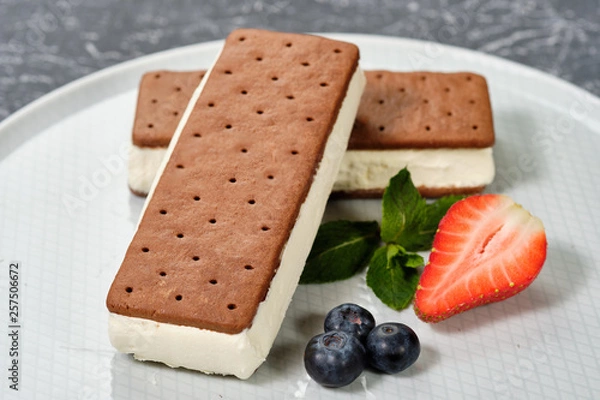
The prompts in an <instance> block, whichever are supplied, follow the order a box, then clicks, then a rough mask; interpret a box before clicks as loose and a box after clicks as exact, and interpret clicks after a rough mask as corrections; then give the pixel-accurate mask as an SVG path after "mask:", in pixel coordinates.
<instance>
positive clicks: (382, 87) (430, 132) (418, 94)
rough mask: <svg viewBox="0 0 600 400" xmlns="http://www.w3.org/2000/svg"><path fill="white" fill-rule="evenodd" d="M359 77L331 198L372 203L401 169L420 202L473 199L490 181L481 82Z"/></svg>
mask: <svg viewBox="0 0 600 400" xmlns="http://www.w3.org/2000/svg"><path fill="white" fill-rule="evenodd" d="M365 74H366V76H367V86H366V88H365V92H364V94H363V97H362V100H361V104H360V108H359V111H358V115H357V117H356V122H355V123H354V129H353V131H352V136H351V137H350V143H349V144H348V151H347V152H346V155H345V156H344V162H343V163H342V168H341V170H340V173H339V175H338V177H337V181H336V183H335V186H334V189H333V190H334V195H337V196H342V197H379V196H381V195H382V194H383V191H384V189H385V187H386V186H387V184H388V181H389V179H390V178H391V177H392V176H394V175H395V174H396V173H397V172H398V171H399V170H400V169H402V168H404V167H408V169H409V170H410V172H411V177H412V179H413V182H414V184H415V186H416V187H417V188H418V189H419V191H420V192H421V194H422V195H424V196H427V197H438V196H442V195H447V194H470V193H476V192H480V191H482V190H483V189H484V188H485V186H486V185H487V184H489V183H491V182H492V180H493V178H494V160H493V157H492V146H493V145H494V140H495V135H494V126H493V118H492V107H491V104H490V97H489V93H488V88H487V83H486V80H485V78H484V77H483V76H481V75H477V74H474V73H470V72H464V73H439V72H391V71H367V72H365Z"/></svg>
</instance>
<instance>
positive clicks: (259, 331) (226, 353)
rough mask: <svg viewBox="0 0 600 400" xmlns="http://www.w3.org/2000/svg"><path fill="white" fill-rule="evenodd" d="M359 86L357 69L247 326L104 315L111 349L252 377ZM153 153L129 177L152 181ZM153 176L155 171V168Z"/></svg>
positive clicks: (300, 257)
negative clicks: (228, 328)
mask: <svg viewBox="0 0 600 400" xmlns="http://www.w3.org/2000/svg"><path fill="white" fill-rule="evenodd" d="M204 81H206V79H204ZM365 82H366V81H365V77H364V74H363V72H362V71H361V70H360V69H358V68H357V70H356V71H355V73H354V75H353V77H352V80H351V81H350V85H349V87H348V91H347V93H346V97H345V99H344V101H343V103H342V106H341V109H340V111H339V114H338V117H337V120H336V122H335V124H334V126H333V130H332V132H331V134H330V136H329V138H328V140H327V143H326V146H325V151H324V154H323V158H322V160H321V162H320V164H319V167H318V169H317V172H316V174H315V176H314V178H313V183H312V186H311V188H310V190H309V192H308V194H307V197H306V199H305V201H304V203H303V204H302V206H301V208H300V212H299V215H298V219H297V220H296V224H295V225H294V228H293V229H292V231H291V233H290V237H289V240H288V242H287V244H286V245H285V247H284V249H283V252H282V254H281V264H280V266H279V269H278V270H277V273H276V274H275V277H274V278H273V280H272V281H271V285H270V287H269V291H268V293H267V296H266V298H265V300H264V301H263V302H262V303H260V304H259V306H258V310H257V313H256V316H255V317H254V320H253V321H252V325H251V327H250V328H247V329H245V330H244V331H242V332H240V333H238V334H227V333H221V332H216V331H211V330H206V329H199V328H195V327H189V326H181V325H174V324H169V323H159V322H156V321H152V320H148V319H143V318H137V317H128V316H123V315H118V314H115V313H110V315H109V336H110V340H111V343H112V344H113V346H114V347H115V348H117V349H118V350H119V351H121V352H124V353H133V355H134V357H135V358H136V359H139V360H153V361H160V362H163V363H165V364H167V365H169V366H171V367H186V368H189V369H194V370H199V371H203V372H205V373H216V374H223V375H235V376H237V377H238V378H241V379H247V378H249V377H250V376H251V375H252V373H253V372H254V371H255V370H256V368H258V366H260V365H261V364H262V363H263V362H264V360H265V359H266V357H267V355H268V353H269V351H270V349H271V346H272V345H273V341H274V340H275V337H276V336H277V333H278V331H279V328H280V326H281V323H282V321H283V318H284V316H285V313H286V310H287V308H288V305H289V303H290V301H291V299H292V295H293V294H294V291H295V289H296V286H297V285H298V281H299V279H300V274H301V273H302V269H303V268H304V263H305V261H306V258H307V257H308V254H309V252H310V249H311V246H312V243H313V240H314V238H315V235H316V233H317V230H318V228H319V225H320V223H321V219H322V216H323V213H324V211H325V206H326V204H327V199H328V197H329V193H330V192H331V189H332V187H333V184H334V181H335V177H336V175H337V173H338V171H339V168H340V164H341V160H342V157H343V155H344V152H345V150H346V147H347V144H348V139H349V137H350V133H351V131H352V125H353V123H354V119H355V116H356V112H357V110H358V105H359V102H360V98H361V95H362V92H363V89H364V86H365ZM201 88H202V84H201V86H200V87H199V89H198V90H197V91H196V92H195V93H194V96H193V97H192V100H191V101H190V104H194V103H195V102H196V100H197V99H198V96H199V95H200V91H201ZM190 112H191V107H190V106H188V109H186V112H185V113H184V115H183V117H182V122H180V124H179V126H178V128H177V132H175V137H174V140H172V142H171V145H170V146H169V148H168V150H167V155H169V153H170V151H172V148H173V146H172V144H173V143H174V142H175V141H176V140H177V139H176V138H177V137H178V135H179V134H180V133H181V130H182V127H183V126H184V125H185V121H187V118H188V117H189V113H190ZM157 152H158V150H152V151H150V152H147V151H145V150H144V151H143V152H141V153H136V150H134V151H133V153H132V156H134V157H135V156H136V154H137V155H138V156H140V155H141V154H143V156H141V157H142V158H143V161H144V163H146V164H145V165H142V164H143V163H141V162H140V164H139V169H136V168H134V172H135V171H137V172H138V173H139V175H138V178H139V177H141V176H144V177H145V183H147V182H148V181H152V180H153V174H152V173H150V174H149V175H147V174H146V173H145V172H143V169H148V167H149V164H150V163H156V162H157V160H158V159H159V158H162V159H166V157H164V156H165V154H164V153H163V154H162V155H160V156H159V155H156V154H157ZM149 154H152V155H149ZM134 161H135V160H134ZM138 161H139V160H138ZM161 162H162V165H161V167H159V168H158V169H159V172H160V171H161V170H162V169H163V168H164V165H165V164H166V161H161ZM135 164H136V163H135V162H134V163H133V165H134V167H135ZM153 165H154V164H153ZM153 171H156V167H155V169H154V170H153ZM141 180H142V179H140V181H141ZM132 190H134V191H135V190H140V187H139V186H137V187H136V186H132ZM140 191H141V190H140ZM152 191H153V188H151V189H150V194H149V198H150V196H152Z"/></svg>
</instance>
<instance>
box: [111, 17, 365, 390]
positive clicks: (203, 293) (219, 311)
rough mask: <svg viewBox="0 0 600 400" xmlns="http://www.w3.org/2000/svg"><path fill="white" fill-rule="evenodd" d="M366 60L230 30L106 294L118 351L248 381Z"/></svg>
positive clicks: (348, 49)
mask: <svg viewBox="0 0 600 400" xmlns="http://www.w3.org/2000/svg"><path fill="white" fill-rule="evenodd" d="M358 59H359V53H358V48H357V47H356V46H354V45H352V44H349V43H344V42H339V41H333V40H329V39H325V38H321V37H317V36H310V35H299V34H285V33H277V32H269V31H262V30H252V29H241V30H236V31H234V32H232V33H231V34H230V35H229V36H228V38H227V39H226V41H225V45H224V47H223V49H222V51H221V54H220V55H219V57H218V59H217V60H216V62H215V64H214V66H213V67H212V68H211V69H210V70H209V72H208V73H207V75H206V76H205V78H204V79H203V81H202V83H201V84H200V86H199V87H198V88H197V89H196V90H195V91H194V93H193V95H192V97H191V100H190V102H189V104H188V106H187V108H186V109H185V112H183V115H182V117H181V121H180V122H179V124H178V126H177V129H176V131H175V135H174V136H173V139H172V140H171V142H170V144H169V148H168V149H167V154H166V157H165V159H164V161H163V163H162V164H161V167H160V168H159V177H158V178H157V179H156V180H155V181H154V183H153V184H152V187H151V189H150V193H149V195H148V199H147V201H146V204H145V208H144V212H143V215H142V217H141V220H140V222H139V225H138V228H137V230H136V232H135V235H134V237H133V239H132V241H131V244H130V246H129V248H128V250H127V253H126V255H125V258H124V260H123V262H122V264H121V267H120V269H119V271H118V273H117V275H116V277H115V279H114V281H113V283H112V286H111V288H110V291H109V293H108V297H107V307H108V309H109V311H110V317H109V333H110V339H111V342H112V344H113V345H114V346H115V347H116V348H117V349H118V350H119V351H122V352H125V353H133V354H134V356H135V357H136V358H138V359H141V360H155V361H160V362H163V363H165V364H168V365H170V366H174V367H179V366H181V367H186V368H190V369H195V370H200V371H203V372H206V373H217V374H225V375H235V376H237V377H239V378H243V379H245V378H248V377H249V376H250V375H251V374H252V373H253V372H254V370H255V369H256V368H257V367H258V366H259V365H260V364H261V363H262V362H263V361H264V360H265V358H266V356H267V354H268V353H269V350H270V348H271V345H272V343H273V340H274V339H275V336H276V335H277V332H278V330H279V327H280V325H281V323H282V320H283V318H284V315H285V312H286V309H287V307H288V304H289V302H290V300H291V298H292V294H293V293H294V290H295V288H296V285H297V283H298V280H299V277H300V274H301V272H302V268H303V266H304V263H305V260H306V257H307V256H308V254H309V251H310V248H311V245H312V242H313V240H314V237H315V235H316V232H317V229H318V227H319V224H320V222H321V218H322V215H323V212H324V209H325V205H326V202H327V198H328V196H329V194H330V192H331V188H332V186H333V183H334V180H335V177H336V175H337V172H338V170H339V165H340V163H341V160H342V157H343V154H344V151H345V149H346V147H347V144H348V139H349V136H350V132H351V130H352V124H353V121H354V118H355V116H356V112H357V109H358V105H359V102H360V97H361V94H362V92H363V88H364V84H365V78H364V74H363V73H362V71H361V70H360V68H359V66H358Z"/></svg>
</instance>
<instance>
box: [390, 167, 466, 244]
mask: <svg viewBox="0 0 600 400" xmlns="http://www.w3.org/2000/svg"><path fill="white" fill-rule="evenodd" d="M462 198H464V196H445V197H441V198H440V199H438V200H436V201H434V202H432V203H429V204H428V203H427V202H426V201H425V199H424V198H423V197H421V195H420V194H419V191H418V190H417V188H416V187H415V185H414V184H413V182H412V180H411V178H410V172H409V171H408V170H407V169H406V168H404V169H402V170H400V172H398V174H396V176H394V177H393V178H392V179H390V183H389V185H388V187H387V188H386V190H385V192H384V194H383V202H382V209H383V215H382V220H381V239H382V240H383V241H384V242H386V243H396V244H401V245H402V246H403V247H404V248H405V249H406V250H408V251H422V250H430V249H431V244H432V243H433V237H434V235H435V231H436V230H437V227H438V224H439V222H440V219H442V217H443V216H444V215H445V214H446V212H447V211H448V208H450V206H451V205H452V204H454V203H455V202H456V201H458V200H460V199H462Z"/></svg>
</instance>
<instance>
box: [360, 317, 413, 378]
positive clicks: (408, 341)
mask: <svg viewBox="0 0 600 400" xmlns="http://www.w3.org/2000/svg"><path fill="white" fill-rule="evenodd" d="M365 347H366V350H367V359H368V363H369V365H370V366H371V367H373V368H375V369H377V370H379V371H381V372H385V373H388V374H395V373H397V372H400V371H403V370H405V369H406V368H408V367H410V366H411V365H412V364H413V363H414V362H415V361H416V360H417V358H419V354H420V353H421V344H420V343H419V338H418V337H417V334H416V333H415V331H413V330H412V329H411V328H410V327H408V326H406V325H404V324H401V323H398V322H387V323H385V324H381V325H377V326H376V327H375V328H374V329H373V330H372V331H371V333H369V336H367V343H366V346H365Z"/></svg>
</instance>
